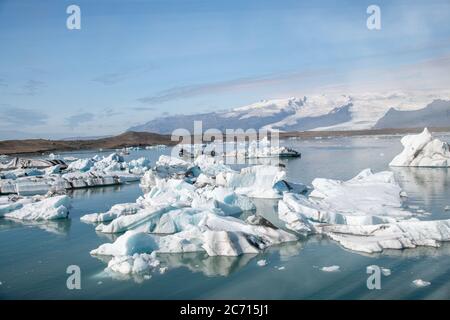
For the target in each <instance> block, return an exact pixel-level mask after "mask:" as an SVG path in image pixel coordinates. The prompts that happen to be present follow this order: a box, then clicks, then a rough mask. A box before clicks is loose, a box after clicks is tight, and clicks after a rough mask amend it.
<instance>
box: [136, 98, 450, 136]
mask: <svg viewBox="0 0 450 320" xmlns="http://www.w3.org/2000/svg"><path fill="white" fill-rule="evenodd" d="M439 99H441V100H442V101H441V102H439V103H436V102H434V101H437V100H439ZM433 102H434V103H433ZM430 105H431V107H430ZM449 105H450V92H449V91H446V92H444V91H439V92H429V91H427V92H421V91H416V92H388V93H362V94H361V93H359V94H352V95H342V94H322V95H311V96H305V97H303V98H288V99H274V100H263V101H260V102H257V103H253V104H250V105H247V106H243V107H238V108H234V109H231V110H227V111H221V112H210V113H200V114H193V115H173V116H166V117H161V118H156V119H153V120H151V121H149V122H147V123H145V124H143V125H139V126H135V127H132V128H130V129H129V131H147V132H155V133H164V134H169V133H172V132H173V131H174V130H176V129H179V128H184V129H188V130H189V131H191V132H192V131H193V124H194V121H202V127H203V130H206V129H209V128H216V129H219V130H222V131H224V130H225V129H243V130H247V129H250V128H253V129H257V130H259V129H261V128H264V129H270V130H280V131H308V130H362V129H371V128H387V127H390V128H396V127H399V128H400V127H401V128H405V127H416V126H417V124H418V123H420V124H421V125H420V126H422V125H427V126H443V124H445V121H444V122H443V120H442V114H447V112H450V111H448V109H449ZM422 109H425V110H426V111H420V110H422ZM444 109H445V110H444ZM418 110H419V111H418ZM403 112H405V114H409V116H407V117H402V116H401V114H402V113H403ZM411 112H412V113H411ZM418 116H419V117H421V121H420V122H418V121H417V117H418ZM392 117H394V118H395V120H393V118H392ZM386 118H389V120H386ZM446 118H447V120H449V119H450V117H446ZM407 119H410V120H411V121H410V123H409V122H408V120H407ZM412 119H415V120H414V121H412ZM400 121H401V123H400ZM386 125H387V126H386ZM448 126H450V121H448Z"/></svg>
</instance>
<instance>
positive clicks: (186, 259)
mask: <svg viewBox="0 0 450 320" xmlns="http://www.w3.org/2000/svg"><path fill="white" fill-rule="evenodd" d="M304 243H305V242H301V241H298V242H290V243H285V244H282V245H278V246H273V247H270V248H268V249H267V250H266V251H264V252H261V253H260V254H243V255H240V256H237V257H234V256H208V254H207V253H206V252H191V253H177V254H168V253H164V254H158V256H157V259H158V260H159V261H160V262H161V265H160V266H161V267H163V268H164V267H167V268H168V270H173V269H178V268H187V269H188V270H189V271H191V272H194V273H202V274H203V275H204V276H207V277H228V276H229V275H231V274H233V273H235V272H238V271H239V270H241V269H242V268H244V267H245V266H247V265H248V264H249V263H251V262H252V263H255V264H256V261H257V260H259V259H264V257H265V256H267V255H272V254H276V253H278V255H279V256H280V260H281V261H287V260H289V259H290V258H292V257H294V256H297V255H298V254H299V253H300V251H301V250H302V249H303V247H304ZM95 258H97V259H99V260H100V261H102V262H104V263H105V264H108V262H109V261H110V260H111V257H109V256H95ZM101 275H103V276H107V277H111V278H113V279H116V280H133V281H135V282H138V283H140V282H142V281H143V280H145V279H150V277H149V275H150V274H120V273H116V272H113V271H110V270H108V269H105V271H103V272H102V274H101Z"/></svg>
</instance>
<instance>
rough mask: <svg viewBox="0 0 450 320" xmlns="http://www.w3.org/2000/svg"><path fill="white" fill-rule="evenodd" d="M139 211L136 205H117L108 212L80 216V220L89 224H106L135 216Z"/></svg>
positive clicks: (139, 207)
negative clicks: (118, 218) (124, 217)
mask: <svg viewBox="0 0 450 320" xmlns="http://www.w3.org/2000/svg"><path fill="white" fill-rule="evenodd" d="M139 209H141V206H139V205H138V204H136V203H119V204H116V205H114V206H112V207H111V209H110V210H109V211H108V212H105V213H91V214H86V215H84V216H82V217H81V218H80V220H81V221H83V222H90V223H96V222H106V221H111V220H114V219H116V218H117V217H120V216H127V215H131V214H135V213H137V212H138V210H139Z"/></svg>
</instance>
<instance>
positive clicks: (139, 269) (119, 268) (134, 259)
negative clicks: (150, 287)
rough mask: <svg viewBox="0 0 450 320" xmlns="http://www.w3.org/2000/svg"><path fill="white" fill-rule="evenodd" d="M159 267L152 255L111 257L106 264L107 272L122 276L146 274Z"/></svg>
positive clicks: (157, 261)
mask: <svg viewBox="0 0 450 320" xmlns="http://www.w3.org/2000/svg"><path fill="white" fill-rule="evenodd" d="M159 265H160V262H159V260H158V259H156V257H155V255H154V254H146V253H141V254H137V253H135V254H134V255H132V256H117V257H113V258H112V259H111V260H110V261H109V262H108V267H107V270H111V271H113V272H118V273H122V274H142V273H148V272H150V271H152V270H154V269H155V268H157V267H158V266H159Z"/></svg>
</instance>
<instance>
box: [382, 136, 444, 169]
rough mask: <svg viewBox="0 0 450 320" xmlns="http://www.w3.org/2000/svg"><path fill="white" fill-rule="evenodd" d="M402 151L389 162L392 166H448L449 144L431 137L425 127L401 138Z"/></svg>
mask: <svg viewBox="0 0 450 320" xmlns="http://www.w3.org/2000/svg"><path fill="white" fill-rule="evenodd" d="M401 142H402V145H403V147H404V149H403V151H402V152H401V153H400V154H399V155H397V156H396V157H395V158H394V159H393V160H392V161H391V163H390V164H389V165H390V166H393V167H450V147H449V144H448V143H446V142H443V141H441V140H439V139H437V138H433V136H432V135H431V133H430V132H429V131H428V129H427V128H425V129H424V130H423V132H422V133H420V134H415V135H407V136H405V137H403V138H402V140H401Z"/></svg>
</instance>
